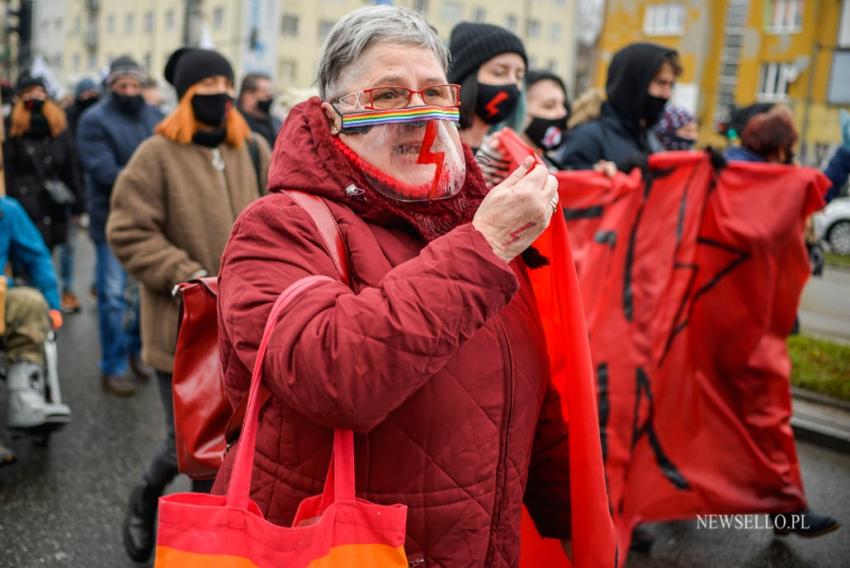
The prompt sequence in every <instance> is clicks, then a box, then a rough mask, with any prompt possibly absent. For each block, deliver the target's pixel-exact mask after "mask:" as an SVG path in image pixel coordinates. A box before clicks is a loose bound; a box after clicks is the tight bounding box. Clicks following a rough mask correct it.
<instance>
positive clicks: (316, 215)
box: [283, 189, 351, 287]
mask: <svg viewBox="0 0 850 568" xmlns="http://www.w3.org/2000/svg"><path fill="white" fill-rule="evenodd" d="M283 193H285V194H286V195H288V196H289V197H291V198H292V200H293V201H295V203H297V204H298V205H300V206H301V208H302V209H304V211H306V212H307V214H308V215H309V216H310V217H311V218H312V219H313V223H315V224H316V228H318V229H319V235H320V236H321V237H322V242H323V243H324V245H325V249H327V251H328V253H330V255H331V260H333V263H334V266H336V271H337V272H338V273H339V276H340V278H341V279H342V281H343V282H345V284H346V285H347V286H349V287H350V286H351V272H350V266H349V263H348V251H347V250H346V249H345V241H344V240H343V238H342V231H341V230H340V228H339V224H337V222H336V219H335V218H334V216H333V213H331V210H330V208H329V207H328V204H327V203H325V200H324V199H322V198H321V197H319V196H318V195H313V194H312V193H305V192H303V191H298V190H295V189H286V190H284V191H283Z"/></svg>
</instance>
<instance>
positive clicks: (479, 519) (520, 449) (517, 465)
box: [215, 100, 570, 567]
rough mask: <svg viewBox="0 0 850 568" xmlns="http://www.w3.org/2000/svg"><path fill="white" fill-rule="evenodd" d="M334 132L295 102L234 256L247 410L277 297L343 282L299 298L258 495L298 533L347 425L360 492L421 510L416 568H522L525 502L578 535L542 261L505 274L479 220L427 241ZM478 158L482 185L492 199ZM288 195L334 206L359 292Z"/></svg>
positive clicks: (223, 298) (223, 281)
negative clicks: (543, 305)
mask: <svg viewBox="0 0 850 568" xmlns="http://www.w3.org/2000/svg"><path fill="white" fill-rule="evenodd" d="M326 132H327V125H326V122H325V119H324V117H323V116H322V115H321V112H320V110H319V107H318V102H317V101H316V100H312V101H309V102H307V103H303V104H302V105H299V106H298V107H296V108H295V109H293V111H292V113H291V114H290V116H289V118H288V120H287V122H286V125H285V126H284V130H283V132H282V133H281V134H280V140H279V142H278V144H277V146H276V148H275V155H274V158H273V163H272V167H271V171H270V182H269V183H270V187H271V188H272V194H271V195H269V196H267V197H265V198H263V199H260V200H259V201H257V202H255V203H254V204H253V205H252V206H250V207H249V208H248V209H246V210H245V211H244V212H243V214H242V215H241V216H240V218H239V220H238V221H237V222H236V224H235V226H234V228H233V232H232V235H231V238H230V241H229V243H228V245H227V247H226V249H225V252H224V255H223V258H222V263H221V272H220V280H219V286H220V295H219V329H220V347H221V357H222V366H223V371H224V380H225V385H226V389H227V393H228V396H229V398H230V401H231V403H232V404H233V405H234V406H235V405H237V404H238V403H239V401H240V400H241V399H242V397H243V396H244V395H245V393H246V390H247V387H248V384H249V382H250V369H251V367H252V364H253V360H254V357H255V355H256V350H257V345H258V343H259V339H260V335H261V333H262V329H263V326H264V324H265V320H266V318H267V316H268V313H269V311H270V309H271V306H272V303H273V302H274V300H275V298H276V297H277V296H278V294H279V293H280V292H281V291H283V290H284V289H285V288H286V287H287V286H289V285H290V284H291V283H293V282H294V281H296V280H297V279H299V278H302V277H304V276H307V275H309V274H325V275H328V276H331V277H334V278H336V279H337V280H336V281H334V282H328V283H323V284H320V285H317V286H316V287H314V288H312V289H310V290H309V291H308V292H307V293H306V294H305V295H304V296H303V297H301V298H300V299H298V300H297V301H296V302H295V303H294V304H293V306H292V307H291V308H290V309H289V310H288V311H287V312H286V313H285V314H284V315H283V316H282V318H281V319H280V321H279V322H278V323H277V326H276V328H275V331H274V333H273V335H272V340H271V343H270V347H269V351H268V355H267V360H266V364H265V370H264V372H265V374H264V383H265V385H266V386H267V387H268V389H269V390H270V391H271V393H272V397H271V399H270V401H269V403H268V404H267V405H266V407H265V408H264V409H263V412H262V414H261V424H260V430H259V438H258V445H257V459H256V462H255V471H254V480H253V487H252V494H253V497H254V499H255V500H256V501H257V502H258V504H259V505H260V507H261V508H262V509H263V511H264V512H265V513H266V515H267V516H268V518H269V520H271V521H272V522H275V523H278V524H281V525H287V524H289V523H291V521H292V518H293V516H294V514H295V510H296V508H297V506H298V503H299V502H300V501H301V500H302V499H304V498H305V497H308V496H310V495H314V494H317V493H320V492H321V489H322V484H323V481H324V476H325V474H326V471H327V467H328V462H329V456H330V449H331V440H332V429H333V428H351V429H353V430H355V432H357V433H358V435H357V436H356V459H357V493H358V496H361V497H363V498H365V499H368V500H370V501H375V502H379V503H399V502H400V503H404V504H406V505H407V506H408V507H409V515H408V534H407V543H406V550H407V554H408V559H409V560H410V562H411V565H413V566H423V565H425V566H451V567H463V566H470V567H473V566H475V567H480V566H499V567H501V566H516V565H517V564H518V558H519V525H520V510H521V505H522V504H523V502H524V503H525V504H526V505H527V507H528V510H529V512H530V514H531V516H532V518H533V520H534V521H535V524H536V525H537V527H538V529H539V530H540V532H541V534H543V535H544V536H549V537H555V538H568V537H569V533H570V510H569V478H568V470H569V464H568V443H567V434H566V427H565V425H564V423H563V420H562V418H561V413H560V401H559V399H558V395H557V393H556V391H555V390H554V389H553V388H552V385H551V381H550V378H549V369H548V362H547V357H546V351H545V344H544V337H543V331H542V328H541V324H540V321H539V318H538V316H537V312H536V308H535V303H534V296H533V294H532V292H531V287H530V285H529V283H528V278H527V270H528V269H527V268H525V267H524V266H523V265H522V264H521V263H520V262H514V263H513V264H512V265H510V266H509V265H506V264H505V263H504V262H503V261H502V260H500V259H499V258H498V257H496V256H495V255H494V254H493V252H492V250H491V249H490V247H489V245H488V244H487V242H486V240H485V239H484V237H483V236H482V235H481V234H480V233H478V232H477V231H476V230H475V229H474V228H473V227H472V225H471V224H470V223H469V222H463V223H461V224H459V225H458V226H457V227H456V228H454V229H452V230H450V231H448V232H447V233H446V234H444V235H442V236H439V237H437V238H434V239H433V240H430V242H426V241H425V240H423V239H421V238H418V237H417V235H416V234H415V231H413V230H411V228H410V227H409V226H407V225H405V224H404V223H403V222H401V220H400V219H398V218H394V216H393V215H392V213H391V211H389V210H388V209H387V208H386V207H385V201H384V200H383V199H382V198H379V197H378V196H377V195H376V194H373V193H371V192H370V191H368V190H367V191H366V193H365V195H357V194H356V193H359V192H351V191H349V192H346V191H345V188H347V187H349V186H350V185H351V184H352V183H354V184H358V183H359V182H360V181H362V179H361V178H360V177H359V176H358V175H357V172H356V171H355V169H354V168H352V166H351V163H350V161H349V160H348V159H346V158H345V156H343V155H342V153H340V152H339V151H338V149H337V150H335V149H334V145H333V143H332V142H331V141H330V135H329V134H327V133H326ZM468 157H469V155H468ZM467 161H468V163H469V166H468V167H469V168H470V174H469V176H470V179H469V181H468V183H467V186H468V187H470V184H473V186H474V187H475V188H476V189H478V190H481V189H482V186H481V184H482V183H483V182H482V181H481V176H480V173H479V172H478V170H477V169H475V166H474V165H473V164H474V162H473V161H472V160H471V159H468V160H467ZM283 188H288V189H299V190H302V191H307V192H311V193H315V194H318V195H320V196H322V197H324V198H325V199H326V200H327V201H328V204H329V206H330V209H331V212H332V213H333V215H334V217H335V218H336V220H337V222H338V224H339V226H340V229H341V231H342V234H343V238H344V241H345V244H346V248H347V252H348V254H349V258H350V264H351V273H352V282H351V288H348V287H347V286H346V285H345V284H343V283H342V282H340V281H339V280H338V278H339V277H338V275H337V273H336V270H335V269H334V264H333V262H332V260H331V258H330V256H329V254H328V252H327V251H326V248H325V246H324V245H323V244H322V241H321V237H320V236H319V234H318V230H317V229H316V228H315V226H314V225H313V222H312V220H311V219H310V218H309V216H308V215H307V214H306V212H304V211H303V210H302V209H301V208H300V207H299V206H297V205H296V204H295V203H294V202H293V201H292V200H291V199H290V198H289V197H288V196H286V195H285V194H282V193H279V192H277V193H275V192H274V190H275V189H278V190H280V189H283ZM465 191H467V189H465ZM352 193H354V195H351V194H352ZM482 193H483V191H482ZM367 219H368V220H367ZM234 455H235V452H230V454H229V455H228V458H227V459H226V460H225V464H224V466H223V467H222V470H221V472H220V474H219V476H218V479H217V482H216V488H215V491H218V492H220V491H221V490H222V488H223V486H224V483H225V482H226V481H227V479H228V478H229V475H230V468H231V461H230V458H232V457H233V456H234ZM423 561H424V563H423Z"/></svg>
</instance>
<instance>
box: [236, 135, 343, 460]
mask: <svg viewBox="0 0 850 568" xmlns="http://www.w3.org/2000/svg"><path fill="white" fill-rule="evenodd" d="M248 150H249V151H250V152H251V159H252V160H254V167H255V169H256V171H257V183H258V184H259V179H260V178H259V175H260V173H259V172H260V170H259V147H258V145H257V140H256V139H255V138H253V137H252V138H249V139H248ZM284 193H285V194H286V195H288V196H289V197H290V198H291V199H292V200H293V201H295V203H297V204H298V205H300V206H301V208H302V209H304V211H306V212H307V214H308V215H309V216H310V218H311V219H313V223H314V224H315V225H316V228H317V229H319V235H320V236H321V238H322V242H323V244H324V245H325V249H326V250H327V251H328V253H329V254H330V255H331V260H333V263H334V266H335V267H336V270H337V272H338V273H339V276H340V278H341V279H342V281H343V282H345V283H346V284H347V285H349V286H350V284H351V273H350V269H349V263H348V252H347V250H346V248H345V241H344V240H343V238H342V231H341V230H340V228H339V224H338V223H337V222H336V219H335V218H334V216H333V214H332V213H331V210H330V208H328V205H327V203H325V201H324V200H323V199H322V198H321V197H319V196H317V195H313V194H311V193H305V192H303V191H299V190H296V189H288V190H284ZM269 398H271V393H270V392H269V391H268V389H266V388H265V387H261V388H260V408H262V407H263V406H264V405H265V404H266V402H267V401H268V400H269ZM247 408H248V395H247V394H246V395H245V397H244V398H243V399H242V401H241V402H240V403H239V406H237V407H236V409H235V410H234V411H233V414H232V415H231V416H230V419H229V420H228V421H227V426H226V427H225V430H224V436H225V440H226V442H227V444H228V446H230V444H232V443H233V442H235V441H236V440H237V439H238V438H239V434H240V431H241V429H242V423H243V422H244V421H245V410H246V409H247Z"/></svg>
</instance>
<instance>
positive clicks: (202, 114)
mask: <svg viewBox="0 0 850 568" xmlns="http://www.w3.org/2000/svg"><path fill="white" fill-rule="evenodd" d="M231 100H232V99H231V98H230V95H228V94H227V93H216V94H215V95H194V96H193V97H192V112H194V113H195V118H196V119H198V120H199V121H200V122H203V123H204V124H208V125H210V126H221V125H222V123H223V122H224V119H225V118H227V111H228V110H229V109H230V105H231Z"/></svg>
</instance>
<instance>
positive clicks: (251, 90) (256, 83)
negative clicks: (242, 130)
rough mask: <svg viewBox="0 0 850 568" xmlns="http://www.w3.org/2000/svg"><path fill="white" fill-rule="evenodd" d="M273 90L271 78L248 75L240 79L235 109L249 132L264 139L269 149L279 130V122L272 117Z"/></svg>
mask: <svg viewBox="0 0 850 568" xmlns="http://www.w3.org/2000/svg"><path fill="white" fill-rule="evenodd" d="M273 104H274V90H273V88H272V80H271V77H269V76H268V75H265V74H263V73H249V74H247V75H245V78H244V79H242V86H241V87H240V89H239V100H238V101H237V107H238V108H239V111H240V112H241V113H242V115H243V116H244V117H245V120H246V121H247V122H248V126H250V127H251V130H252V131H254V132H256V133H257V134H259V135H260V136H262V137H263V138H265V139H266V142H268V144H269V148H274V141H275V138H277V133H278V131H279V130H280V125H281V121H280V119H279V118H277V117H275V116H272V105H273Z"/></svg>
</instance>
